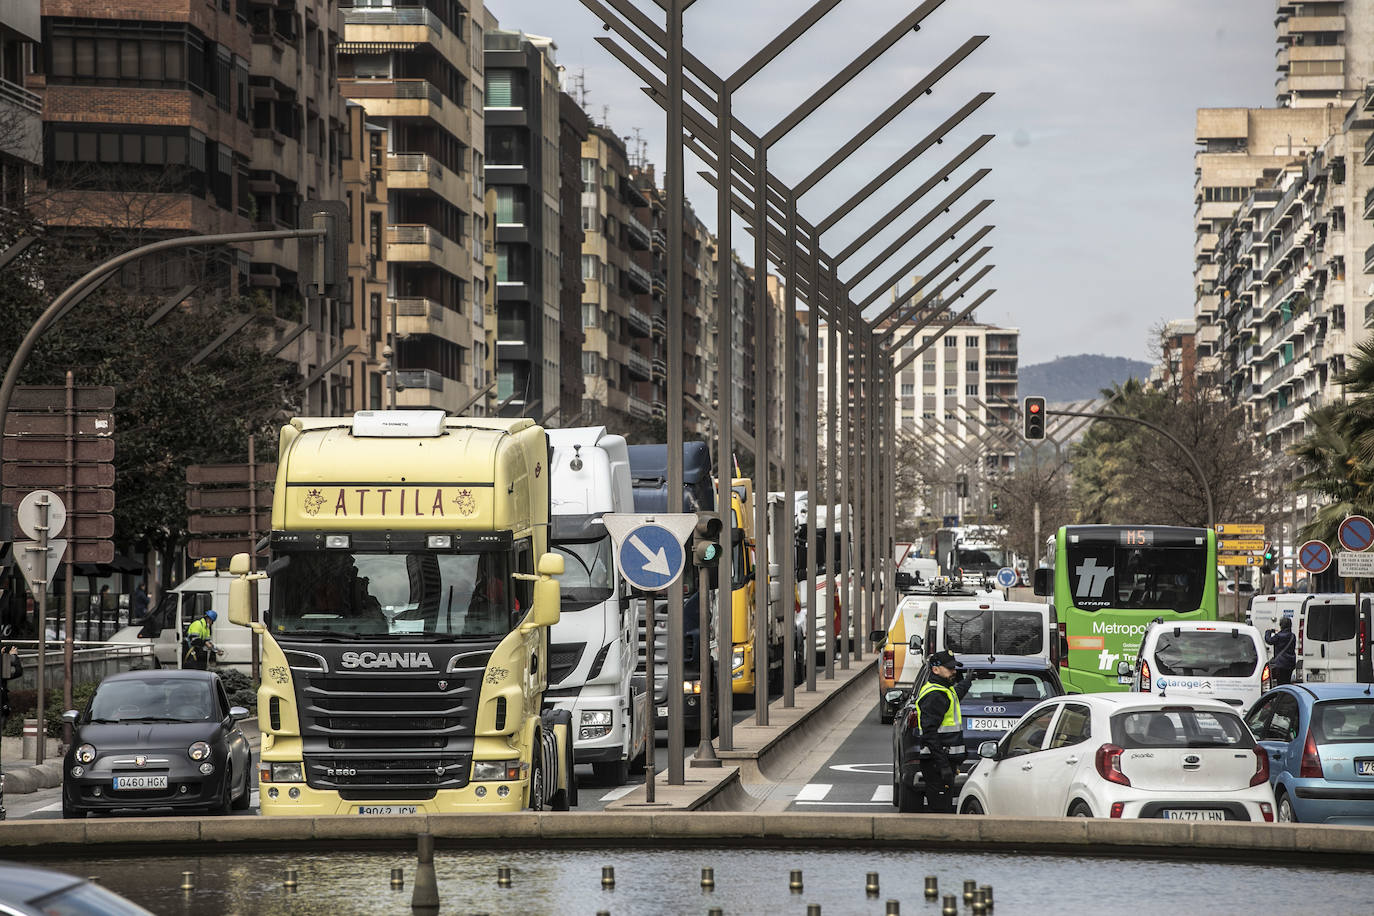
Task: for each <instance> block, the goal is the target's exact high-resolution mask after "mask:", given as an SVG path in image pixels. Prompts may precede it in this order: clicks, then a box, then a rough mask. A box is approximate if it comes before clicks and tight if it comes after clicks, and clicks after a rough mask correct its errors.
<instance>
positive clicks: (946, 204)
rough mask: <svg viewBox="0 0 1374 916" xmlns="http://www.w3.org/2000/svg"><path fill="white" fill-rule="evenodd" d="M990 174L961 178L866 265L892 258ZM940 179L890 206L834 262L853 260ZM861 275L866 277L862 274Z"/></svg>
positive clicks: (984, 171)
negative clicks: (950, 190)
mask: <svg viewBox="0 0 1374 916" xmlns="http://www.w3.org/2000/svg"><path fill="white" fill-rule="evenodd" d="M991 173H992V169H979V170H978V171H976V172H974V173H973V175H972V176H971V177H969V178H966V179H964V183H963V184H961V185H959V187H957V188H955V189H954V191H953V192H952V193H950V194H948V195H946V196H945V198H944V200H941V201H940V202H939V203H937V204H936V205H935V206H933V207H931V208H930V210H929V211H927V212H926V214H925V215H924V216H922V217H921V218H920V219H918V220H916V222H915V223H914V224H912V225H911V226H910V227H909V228H908V229H907V230H906V231H905V232H903V233H902V234H901V235H900V236H898V238H897V239H896V240H895V241H893V242H892V244H890V245H888V246H887V248H885V249H884V250H883V253H882V254H881V255H880V256H879V257H877V258H874V259H873V261H871V262H869V264H870V265H872V264H875V263H882V262H883V261H886V260H887V259H888V258H890V257H892V255H894V254H895V253H896V252H897V251H898V250H899V249H901V247H902V246H903V245H905V244H906V243H907V242H909V241H911V240H912V239H914V238H915V237H916V236H918V235H920V234H921V230H923V229H925V228H926V227H927V226H929V225H930V224H931V223H933V222H935V221H936V220H937V219H939V218H940V215H941V214H942V213H948V212H949V209H950V207H952V206H954V204H955V203H957V202H958V200H959V198H961V197H963V196H964V194H965V193H966V192H967V191H968V190H969V189H970V188H972V187H973V186H974V185H976V184H977V183H978V182H980V181H982V180H983V179H984V178H986V177H988V175H989V174H991ZM943 180H944V176H942V175H932V176H931V177H930V178H929V179H928V180H927V181H926V182H925V183H924V184H922V185H921V186H920V187H918V188H917V189H916V190H914V191H912V192H911V193H910V194H908V195H907V196H906V198H905V199H903V200H901V201H898V203H897V204H896V205H895V206H893V207H892V209H890V210H888V211H887V213H885V214H883V215H882V216H881V217H879V218H878V219H877V220H876V221H874V223H873V225H872V226H871V227H869V228H868V229H867V230H866V231H865V232H864V233H863V234H862V235H860V236H859V237H858V238H856V239H855V240H854V241H852V242H850V243H849V244H848V245H847V246H845V248H844V249H843V250H842V251H840V252H839V253H838V254H836V255H835V263H836V264H843V263H844V262H845V261H847V260H849V259H850V258H851V257H853V256H854V253H855V252H857V251H858V250H859V249H860V248H862V247H863V246H864V245H867V244H868V243H869V242H871V241H872V240H873V237H874V236H876V235H877V234H878V233H879V232H881V231H883V230H884V229H886V228H887V227H888V226H890V225H892V223H893V221H894V220H895V219H896V218H897V217H898V216H900V215H901V214H903V213H904V212H906V210H907V208H909V207H910V206H911V205H912V204H914V203H916V201H918V200H920V199H921V197H922V196H923V195H924V194H926V193H928V192H929V191H930V189H931V188H933V187H935V186H936V185H937V184H940V183H941V182H942V181H943ZM865 276H867V274H865Z"/></svg>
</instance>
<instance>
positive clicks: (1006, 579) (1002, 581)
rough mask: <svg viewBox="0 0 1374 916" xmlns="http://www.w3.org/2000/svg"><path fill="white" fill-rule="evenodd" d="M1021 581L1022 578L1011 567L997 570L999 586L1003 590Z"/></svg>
mask: <svg viewBox="0 0 1374 916" xmlns="http://www.w3.org/2000/svg"><path fill="white" fill-rule="evenodd" d="M1019 581H1021V577H1020V576H1018V575H1017V574H1016V570H1014V569H1012V568H1011V567H1010V566H1003V567H1002V568H1001V569H999V570H997V584H998V585H1000V586H1001V587H1002V588H1011V587H1012V586H1013V585H1015V584H1016V583H1017V582H1019Z"/></svg>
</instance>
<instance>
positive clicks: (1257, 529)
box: [1216, 522, 1264, 537]
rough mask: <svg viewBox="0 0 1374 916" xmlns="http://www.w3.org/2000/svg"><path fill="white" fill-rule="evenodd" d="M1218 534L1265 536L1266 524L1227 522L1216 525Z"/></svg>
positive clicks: (1228, 535)
mask: <svg viewBox="0 0 1374 916" xmlns="http://www.w3.org/2000/svg"><path fill="white" fill-rule="evenodd" d="M1216 529H1217V534H1224V535H1226V536H1227V537H1264V526H1263V525H1254V524H1240V525H1237V524H1232V523H1230V522H1227V523H1226V524H1221V525H1217V526H1216Z"/></svg>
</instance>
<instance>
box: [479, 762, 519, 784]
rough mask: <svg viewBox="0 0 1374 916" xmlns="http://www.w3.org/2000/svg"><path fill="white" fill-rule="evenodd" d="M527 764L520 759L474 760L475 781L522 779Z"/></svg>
mask: <svg viewBox="0 0 1374 916" xmlns="http://www.w3.org/2000/svg"><path fill="white" fill-rule="evenodd" d="M524 771H525V766H524V764H522V763H521V762H520V761H519V760H474V761H473V762H472V781H473V782H508V781H514V780H517V779H520V778H521V777H522V776H523V775H524Z"/></svg>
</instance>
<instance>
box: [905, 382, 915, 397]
mask: <svg viewBox="0 0 1374 916" xmlns="http://www.w3.org/2000/svg"><path fill="white" fill-rule="evenodd" d="M915 395H916V386H915V385H914V384H913V383H911V382H902V397H904V398H910V397H914V396H915Z"/></svg>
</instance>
